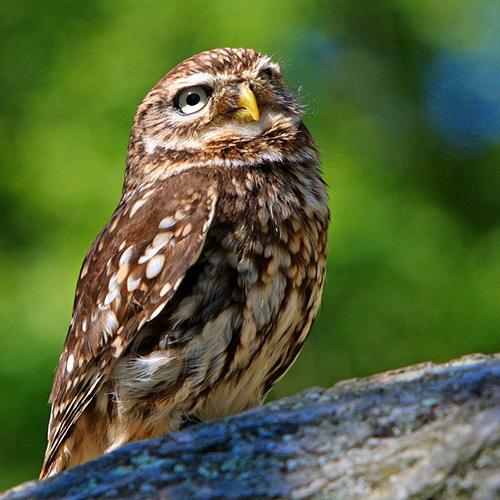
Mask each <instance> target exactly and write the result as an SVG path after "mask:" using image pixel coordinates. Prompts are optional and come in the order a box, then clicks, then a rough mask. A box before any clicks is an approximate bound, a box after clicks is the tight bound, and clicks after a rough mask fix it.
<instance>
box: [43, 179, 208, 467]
mask: <svg viewBox="0 0 500 500" xmlns="http://www.w3.org/2000/svg"><path fill="white" fill-rule="evenodd" d="M216 193H217V190H216V185H215V181H214V182H212V184H210V183H209V182H208V180H207V177H206V176H204V175H203V176H202V175H201V173H199V172H196V171H192V170H191V171H189V172H185V173H184V174H183V173H180V174H178V175H175V176H172V177H170V178H169V179H168V180H167V181H164V182H163V183H162V184H160V185H159V186H158V185H156V186H155V187H154V188H153V187H150V188H149V189H148V188H147V187H145V188H142V189H141V190H139V191H138V192H136V194H135V195H134V196H133V197H131V198H130V199H125V200H122V201H121V202H120V204H119V205H118V207H117V209H116V211H115V213H114V214H113V216H112V218H111V220H110V221H109V222H108V224H107V225H106V227H105V228H104V229H103V230H102V232H101V233H100V234H99V236H98V237H97V239H96V240H95V242H94V243H93V245H92V247H91V248H90V250H89V253H88V254H87V257H86V258H85V261H84V263H83V266H82V271H81V275H80V279H79V281H78V285H77V292H76V297H75V303H74V308H73V318H72V321H71V325H70V328H69V332H68V336H67V338H66V343H65V346H64V349H63V352H62V354H61V358H60V360H59V364H58V366H57V370H56V375H55V380H54V385H53V388H52V393H51V396H50V401H51V402H52V412H51V417H50V424H49V433H48V441H49V442H48V446H47V451H46V455H45V461H44V465H43V469H42V477H43V475H44V471H47V470H48V469H49V467H50V464H51V462H52V461H53V460H54V459H55V457H56V455H57V452H58V449H59V447H60V446H61V444H62V443H63V441H64V440H65V439H66V437H67V436H68V433H69V431H70V429H71V428H72V426H73V425H74V424H75V422H76V421H77V419H78V418H79V417H80V415H81V414H82V413H83V411H84V410H85V408H86V407H87V405H88V404H89V403H90V401H91V400H92V398H93V397H94V395H95V393H96V391H97V389H98V387H100V385H101V384H102V383H103V382H104V381H105V380H106V379H107V378H108V377H109V375H110V373H111V372H112V370H113V368H114V367H115V366H116V362H117V360H118V359H119V358H120V356H121V355H122V353H123V352H124V351H125V350H126V348H127V346H128V345H129V344H130V342H131V341H132V340H133V339H134V337H135V335H136V333H137V331H138V330H139V329H140V328H141V327H142V326H143V325H144V324H145V323H146V322H148V321H150V320H152V319H153V318H155V317H156V316H157V315H158V314H160V312H161V311H162V309H163V308H164V307H165V305H166V304H167V303H168V301H169V300H170V299H171V298H172V296H173V295H174V294H175V292H176V290H177V288H178V287H179V285H180V283H181V281H182V279H183V278H184V276H185V275H186V272H187V270H188V269H189V268H190V267H191V266H192V265H193V264H194V263H195V262H196V260H197V259H198V257H199V255H200V253H201V250H202V248H203V244H204V241H205V238H206V234H207V231H208V229H209V227H210V224H211V222H212V219H213V216H214V211H215V205H216V201H217V194H216Z"/></svg>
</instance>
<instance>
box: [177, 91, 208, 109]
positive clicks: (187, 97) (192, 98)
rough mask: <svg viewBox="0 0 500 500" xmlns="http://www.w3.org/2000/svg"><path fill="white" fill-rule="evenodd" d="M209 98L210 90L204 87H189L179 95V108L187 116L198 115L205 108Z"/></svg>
mask: <svg viewBox="0 0 500 500" xmlns="http://www.w3.org/2000/svg"><path fill="white" fill-rule="evenodd" d="M209 96H210V94H209V92H208V89H206V88H204V87H200V86H197V87H188V88H187V89H184V90H183V91H182V92H181V93H180V94H179V97H178V99H177V107H178V108H179V109H180V110H181V111H182V112H183V113H184V114H185V115H190V114H191V113H196V111H199V110H200V109H202V108H203V107H204V106H205V104H206V103H207V101H208V98H209Z"/></svg>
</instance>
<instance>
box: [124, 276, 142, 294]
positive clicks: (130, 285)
mask: <svg viewBox="0 0 500 500" xmlns="http://www.w3.org/2000/svg"><path fill="white" fill-rule="evenodd" d="M141 281H142V278H134V277H133V276H129V277H128V280H127V290H128V291H129V292H133V291H134V290H136V289H137V288H138V287H139V285H140V284H141Z"/></svg>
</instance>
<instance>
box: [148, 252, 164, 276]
mask: <svg viewBox="0 0 500 500" xmlns="http://www.w3.org/2000/svg"><path fill="white" fill-rule="evenodd" d="M163 264H165V256H164V255H156V256H155V257H153V258H152V259H151V260H150V261H149V262H148V265H147V267H146V277H147V278H148V279H152V278H155V277H156V276H158V275H159V274H160V272H161V270H162V268H163Z"/></svg>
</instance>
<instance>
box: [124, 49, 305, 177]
mask: <svg viewBox="0 0 500 500" xmlns="http://www.w3.org/2000/svg"><path fill="white" fill-rule="evenodd" d="M304 129H305V127H304V126H303V124H302V120H301V110H300V107H299V105H298V104H297V101H296V100H295V99H294V97H293V95H292V94H291V93H290V92H289V91H288V90H287V89H286V87H285V84H284V82H283V77H282V75H281V71H280V67H279V65H278V64H276V63H274V62H272V61H271V58H270V57H268V56H265V55H262V54H259V53H258V52H255V51H254V50H251V49H231V48H222V49H215V50H210V51H206V52H201V53H200V54H197V55H195V56H193V57H191V58H189V59H187V60H185V61H183V62H182V63H180V64H179V65H178V66H176V67H175V68H174V69H172V70H171V71H170V72H169V73H168V74H167V75H166V76H165V77H164V78H162V79H161V80H160V81H159V82H158V83H157V84H156V86H155V87H154V88H153V89H152V90H151V92H150V93H149V94H148V95H147V96H146V98H145V99H144V101H143V102H142V103H141V105H140V106H139V109H138V111H137V115H136V118H135V122H134V127H133V130H132V137H131V143H130V148H129V157H128V161H129V168H130V163H137V159H138V158H140V159H141V163H143V162H144V161H146V163H148V164H152V163H157V164H159V163H160V162H162V161H163V162H164V161H165V160H170V161H174V162H175V159H176V158H178V159H179V160H182V161H183V162H185V161H187V160H188V159H189V158H196V159H198V160H200V161H205V162H206V161H209V160H212V161H214V162H218V163H220V164H222V163H228V162H231V163H232V164H234V162H235V161H238V158H240V157H241V158H242V161H245V162H246V163H248V162H249V161H251V160H252V158H254V159H255V160H256V161H257V160H258V159H259V158H260V159H264V160H266V159H267V160H274V161H280V159H281V160H283V154H286V151H285V150H286V149H288V148H287V147H286V145H287V144H288V143H290V141H292V142H293V141H294V140H295V139H296V138H297V136H298V135H300V134H304ZM306 134H307V132H306ZM307 135H308V134H307ZM296 146H297V144H294V145H293V147H294V149H295V148H296ZM207 155H208V156H207ZM134 170H135V169H134Z"/></svg>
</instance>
